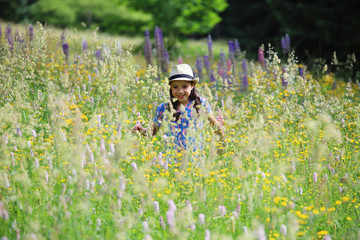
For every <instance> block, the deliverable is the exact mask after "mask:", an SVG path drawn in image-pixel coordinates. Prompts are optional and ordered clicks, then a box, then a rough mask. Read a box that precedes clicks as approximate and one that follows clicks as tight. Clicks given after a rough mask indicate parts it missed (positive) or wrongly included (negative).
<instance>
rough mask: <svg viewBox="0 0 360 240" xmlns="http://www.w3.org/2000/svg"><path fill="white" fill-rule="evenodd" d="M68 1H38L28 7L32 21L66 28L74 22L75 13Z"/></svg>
mask: <svg viewBox="0 0 360 240" xmlns="http://www.w3.org/2000/svg"><path fill="white" fill-rule="evenodd" d="M71 2H72V1H68V0H64V1H62V0H52V1H46V0H39V1H38V2H36V3H35V4H33V5H32V6H31V7H30V14H31V16H32V19H34V20H35V21H40V22H42V23H45V22H47V23H48V24H51V25H55V26H59V27H68V26H70V25H72V24H74V23H75V22H76V11H75V9H74V8H72V7H71V6H70V3H71Z"/></svg>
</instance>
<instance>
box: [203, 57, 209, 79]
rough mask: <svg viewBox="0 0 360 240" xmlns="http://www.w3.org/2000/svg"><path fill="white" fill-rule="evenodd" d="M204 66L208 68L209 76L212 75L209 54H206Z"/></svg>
mask: <svg viewBox="0 0 360 240" xmlns="http://www.w3.org/2000/svg"><path fill="white" fill-rule="evenodd" d="M204 66H205V69H206V73H207V74H208V76H209V75H210V62H209V56H206V55H205V56H204Z"/></svg>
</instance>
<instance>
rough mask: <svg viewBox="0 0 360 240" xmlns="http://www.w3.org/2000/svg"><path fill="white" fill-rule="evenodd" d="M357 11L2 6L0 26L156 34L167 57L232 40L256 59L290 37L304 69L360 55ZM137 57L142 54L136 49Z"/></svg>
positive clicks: (329, 0) (211, 5) (92, 3)
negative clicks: (187, 45) (199, 44)
mask: <svg viewBox="0 0 360 240" xmlns="http://www.w3.org/2000/svg"><path fill="white" fill-rule="evenodd" d="M359 5H360V4H359V3H358V1H355V0H344V1H338V0H317V1H314V0H302V1H297V0H291V1H290V0H167V1H164V0H77V1H74V0H0V6H1V8H0V19H1V20H2V21H3V22H15V23H26V24H30V23H32V24H34V23H36V22H37V21H40V22H41V23H43V24H46V25H51V26H54V27H58V28H70V29H71V28H74V29H80V30H81V29H96V28H99V31H100V32H106V33H109V34H114V35H124V36H132V37H139V36H140V37H141V36H144V32H145V30H146V29H148V30H149V31H150V33H151V35H153V32H154V28H155V27H156V26H158V27H160V28H161V29H162V31H163V35H164V40H165V43H166V45H167V47H168V49H170V50H172V51H176V47H175V46H176V44H175V43H176V42H178V41H180V42H181V41H187V40H188V39H204V38H206V37H207V36H208V34H210V35H211V36H212V39H213V40H225V41H227V40H233V39H237V40H238V41H239V43H240V47H241V50H245V51H246V52H247V54H249V55H250V56H251V54H253V56H255V54H256V53H257V49H258V47H259V46H260V45H261V44H264V45H265V46H267V44H268V43H271V44H272V45H273V46H274V47H275V49H276V50H278V51H280V49H281V46H280V45H281V43H280V38H281V37H282V36H284V35H285V34H288V35H289V36H290V38H291V46H292V48H293V49H294V50H295V52H296V55H297V56H298V57H299V59H300V60H301V61H305V62H308V61H313V60H314V59H318V58H322V59H330V58H331V57H332V56H333V53H334V51H336V53H337V56H338V58H346V56H347V55H349V54H352V53H355V54H356V56H358V55H359V53H360V14H359V11H358V9H359ZM139 49H140V48H139Z"/></svg>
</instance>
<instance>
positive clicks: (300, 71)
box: [299, 67, 305, 77]
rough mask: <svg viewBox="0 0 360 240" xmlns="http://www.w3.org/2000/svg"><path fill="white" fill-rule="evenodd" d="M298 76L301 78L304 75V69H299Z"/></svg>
mask: <svg viewBox="0 0 360 240" xmlns="http://www.w3.org/2000/svg"><path fill="white" fill-rule="evenodd" d="M299 75H300V77H303V76H304V75H305V69H304V67H299Z"/></svg>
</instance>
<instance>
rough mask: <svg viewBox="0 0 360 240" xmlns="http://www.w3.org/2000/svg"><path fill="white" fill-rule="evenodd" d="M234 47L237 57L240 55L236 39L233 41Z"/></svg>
mask: <svg viewBox="0 0 360 240" xmlns="http://www.w3.org/2000/svg"><path fill="white" fill-rule="evenodd" d="M234 47H235V56H236V57H239V56H240V54H241V49H240V44H239V42H238V40H237V39H235V41H234Z"/></svg>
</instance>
